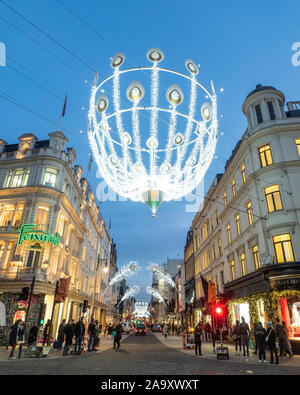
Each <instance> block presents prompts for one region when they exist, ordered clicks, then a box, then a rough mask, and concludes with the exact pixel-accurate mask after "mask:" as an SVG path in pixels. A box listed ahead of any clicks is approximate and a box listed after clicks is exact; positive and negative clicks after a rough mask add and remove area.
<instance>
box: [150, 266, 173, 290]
mask: <svg viewBox="0 0 300 395" xmlns="http://www.w3.org/2000/svg"><path fill="white" fill-rule="evenodd" d="M148 270H150V271H151V272H152V273H153V276H154V277H155V278H156V279H157V280H162V281H164V282H165V283H167V284H169V285H170V286H171V287H173V288H175V289H176V291H177V292H178V293H179V291H178V289H177V287H176V284H175V282H174V281H173V280H172V277H171V276H170V274H169V273H164V272H162V271H161V270H160V268H159V266H158V264H157V263H153V262H150V264H149V266H148Z"/></svg>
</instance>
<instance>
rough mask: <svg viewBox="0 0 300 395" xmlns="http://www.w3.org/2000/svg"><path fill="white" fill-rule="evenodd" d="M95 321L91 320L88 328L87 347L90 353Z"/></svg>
mask: <svg viewBox="0 0 300 395" xmlns="http://www.w3.org/2000/svg"><path fill="white" fill-rule="evenodd" d="M94 331H95V320H94V319H93V318H92V320H91V322H90V325H89V326H88V334H89V345H88V351H89V352H90V351H92V348H93V344H94V337H95V333H94Z"/></svg>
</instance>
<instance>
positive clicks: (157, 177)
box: [88, 48, 219, 216]
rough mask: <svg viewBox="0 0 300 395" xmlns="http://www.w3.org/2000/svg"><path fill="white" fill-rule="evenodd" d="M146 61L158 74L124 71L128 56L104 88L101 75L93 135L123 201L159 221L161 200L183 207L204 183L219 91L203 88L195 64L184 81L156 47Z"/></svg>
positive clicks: (116, 61) (118, 60)
mask: <svg viewBox="0 0 300 395" xmlns="http://www.w3.org/2000/svg"><path fill="white" fill-rule="evenodd" d="M147 59H148V60H149V61H150V62H151V63H152V67H136V68H133V69H126V70H122V69H121V66H122V65H123V63H124V61H125V56H124V54H122V53H118V54H117V55H116V56H115V57H114V58H113V59H112V60H111V67H112V68H113V69H114V72H113V74H112V75H111V76H110V77H108V78H106V79H105V80H103V81H102V82H101V83H100V84H98V75H96V78H95V80H94V83H93V86H92V92H91V100H90V110H89V115H88V120H89V126H88V136H89V141H90V145H91V149H92V153H93V156H94V159H95V162H96V163H97V166H98V168H99V171H100V173H101V175H102V177H103V178H104V179H105V181H106V182H107V184H108V185H109V186H110V187H111V188H112V189H113V190H114V191H115V192H117V193H118V194H119V195H120V196H122V197H124V198H127V199H131V200H133V201H136V202H145V203H146V204H147V205H148V206H149V207H150V208H151V210H152V212H153V216H155V213H156V210H157V208H158V207H159V205H160V204H161V203H162V202H163V201H170V200H178V199H180V198H182V197H183V196H185V195H187V194H188V193H190V192H192V191H193V190H194V189H195V188H196V187H197V185H198V184H199V183H200V182H201V180H202V178H203V177H204V175H205V173H206V171H207V169H208V167H209V166H210V163H211V161H212V159H213V156H214V152H215V148H216V143H217V134H218V127H219V126H218V120H217V97H216V93H215V89H214V85H213V83H212V82H211V90H212V91H211V92H209V91H208V90H207V89H206V88H205V87H204V86H203V85H201V84H200V83H199V82H198V81H197V78H196V76H197V74H198V72H199V70H198V67H197V65H196V64H195V63H194V62H193V61H191V60H187V61H186V62H185V66H186V69H187V71H188V73H189V74H188V75H186V74H182V73H180V72H177V71H172V70H169V69H164V68H161V67H160V62H162V61H163V59H164V55H163V53H162V51H161V50H159V49H158V48H152V49H150V50H149V51H148V52H147ZM121 77H122V78H121ZM121 80H122V87H121ZM138 80H139V81H138ZM141 81H142V82H141ZM178 84H180V86H179V85H178ZM144 86H145V87H144ZM185 96H187V97H189V98H188V99H187V100H185Z"/></svg>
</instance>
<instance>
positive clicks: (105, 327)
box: [104, 323, 108, 336]
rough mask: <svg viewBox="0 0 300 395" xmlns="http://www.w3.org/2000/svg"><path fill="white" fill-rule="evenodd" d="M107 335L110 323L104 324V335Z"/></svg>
mask: <svg viewBox="0 0 300 395" xmlns="http://www.w3.org/2000/svg"><path fill="white" fill-rule="evenodd" d="M105 335H106V336H107V335H108V323H106V324H105V326H104V336H105Z"/></svg>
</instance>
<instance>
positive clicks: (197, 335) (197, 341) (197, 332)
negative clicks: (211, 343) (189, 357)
mask: <svg viewBox="0 0 300 395" xmlns="http://www.w3.org/2000/svg"><path fill="white" fill-rule="evenodd" d="M194 334H195V354H196V355H198V350H199V355H202V352H201V344H202V329H201V323H200V322H199V323H198V325H197V326H196V328H195V331H194Z"/></svg>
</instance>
